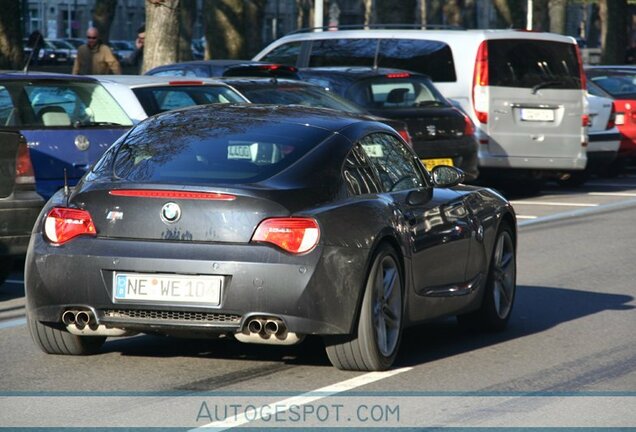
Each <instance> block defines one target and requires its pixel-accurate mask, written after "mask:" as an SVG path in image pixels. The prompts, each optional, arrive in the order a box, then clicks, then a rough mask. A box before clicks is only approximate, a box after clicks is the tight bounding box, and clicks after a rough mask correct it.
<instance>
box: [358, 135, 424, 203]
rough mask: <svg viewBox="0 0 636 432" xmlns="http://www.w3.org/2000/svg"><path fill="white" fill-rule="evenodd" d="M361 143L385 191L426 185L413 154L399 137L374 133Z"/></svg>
mask: <svg viewBox="0 0 636 432" xmlns="http://www.w3.org/2000/svg"><path fill="white" fill-rule="evenodd" d="M360 144H361V145H362V148H363V149H364V151H365V153H366V154H367V155H368V156H369V159H370V160H371V162H372V163H373V165H374V166H375V168H376V170H377V172H378V174H379V176H380V181H381V183H382V189H383V190H384V191H385V192H397V191H403V190H409V189H416V188H420V187H423V186H425V185H426V182H425V180H424V177H423V175H422V173H421V171H420V170H419V169H418V168H417V165H416V163H415V160H414V157H413V154H412V153H411V152H410V151H409V150H408V149H407V148H406V147H405V146H404V144H402V142H401V141H400V140H398V139H397V138H395V137H393V136H391V135H389V134H385V133H374V134H371V135H368V136H366V137H364V138H363V139H362V140H361V141H360Z"/></svg>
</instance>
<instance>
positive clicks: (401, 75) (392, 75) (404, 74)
mask: <svg viewBox="0 0 636 432" xmlns="http://www.w3.org/2000/svg"><path fill="white" fill-rule="evenodd" d="M410 76H411V74H410V73H408V72H396V73H390V74H387V75H386V77H387V78H390V79H395V78H408V77H410Z"/></svg>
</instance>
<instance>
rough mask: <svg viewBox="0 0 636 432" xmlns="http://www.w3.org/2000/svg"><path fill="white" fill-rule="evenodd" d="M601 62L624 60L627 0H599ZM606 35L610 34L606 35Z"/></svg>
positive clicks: (609, 62)
mask: <svg viewBox="0 0 636 432" xmlns="http://www.w3.org/2000/svg"><path fill="white" fill-rule="evenodd" d="M599 7H600V12H599V13H600V16H601V26H602V30H601V48H602V55H601V63H603V64H622V63H624V62H625V49H626V47H627V46H628V44H627V0H600V1H599ZM608 35H611V36H609V37H608Z"/></svg>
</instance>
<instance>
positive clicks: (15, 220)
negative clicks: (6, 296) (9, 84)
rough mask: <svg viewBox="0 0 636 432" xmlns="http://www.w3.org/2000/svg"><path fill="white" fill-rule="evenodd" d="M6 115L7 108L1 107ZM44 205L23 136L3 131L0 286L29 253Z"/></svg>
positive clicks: (0, 148)
mask: <svg viewBox="0 0 636 432" xmlns="http://www.w3.org/2000/svg"><path fill="white" fill-rule="evenodd" d="M0 98H1V96H0ZM0 100H1V99H0ZM3 115H4V108H0V116H3ZM43 206H44V200H43V199H42V197H41V196H40V195H38V194H37V193H36V192H35V178H34V177H33V166H32V165H31V159H30V158H29V149H28V148H27V145H26V140H25V139H24V136H22V135H21V134H20V133H19V132H17V131H8V130H3V129H0V285H2V283H3V282H4V281H5V279H6V278H7V276H8V275H9V273H10V272H11V270H12V268H13V264H14V259H15V258H16V257H19V256H21V255H24V254H26V250H27V245H28V244H29V239H30V237H31V230H32V229H33V224H34V223H35V220H36V219H37V217H38V214H39V213H40V210H41V209H42V207H43Z"/></svg>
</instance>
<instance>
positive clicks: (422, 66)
mask: <svg viewBox="0 0 636 432" xmlns="http://www.w3.org/2000/svg"><path fill="white" fill-rule="evenodd" d="M376 55H377V64H374V63H375V60H374V59H375V57H376ZM309 66H311V67H318V66H371V67H372V66H378V67H387V68H397V69H406V70H410V71H414V72H419V73H422V74H426V75H428V76H430V77H431V79H432V80H433V81H439V82H454V81H456V80H457V76H456V74H455V64H454V61H453V53H452V51H451V49H450V47H449V46H448V45H447V44H446V43H444V42H439V41H432V40H425V39H325V40H316V41H313V42H312V45H311V57H310V59H309Z"/></svg>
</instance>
